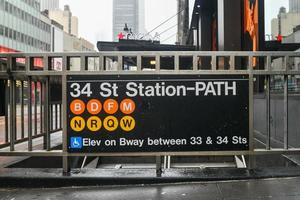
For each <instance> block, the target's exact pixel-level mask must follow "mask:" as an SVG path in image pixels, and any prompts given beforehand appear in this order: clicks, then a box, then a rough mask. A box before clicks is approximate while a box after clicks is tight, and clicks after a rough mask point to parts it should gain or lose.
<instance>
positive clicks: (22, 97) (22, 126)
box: [20, 80, 25, 139]
mask: <svg viewBox="0 0 300 200" xmlns="http://www.w3.org/2000/svg"><path fill="white" fill-rule="evenodd" d="M20 96H21V138H22V139H23V138H24V137H25V134H24V81H23V80H22V81H21V95H20Z"/></svg>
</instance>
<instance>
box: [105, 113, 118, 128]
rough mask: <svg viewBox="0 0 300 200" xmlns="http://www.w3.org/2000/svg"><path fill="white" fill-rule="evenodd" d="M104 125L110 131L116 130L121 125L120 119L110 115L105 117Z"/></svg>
mask: <svg viewBox="0 0 300 200" xmlns="http://www.w3.org/2000/svg"><path fill="white" fill-rule="evenodd" d="M103 126H104V128H105V129H106V130H108V131H109V132H112V131H115V130H117V128H118V126H119V122H118V119H117V118H116V117H114V116H108V117H106V118H105V119H104V121H103Z"/></svg>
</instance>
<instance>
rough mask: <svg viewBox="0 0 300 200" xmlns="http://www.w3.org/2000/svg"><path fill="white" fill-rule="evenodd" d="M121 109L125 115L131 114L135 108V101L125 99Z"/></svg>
mask: <svg viewBox="0 0 300 200" xmlns="http://www.w3.org/2000/svg"><path fill="white" fill-rule="evenodd" d="M120 110H121V111H122V113H124V114H125V115H130V114H131V113H133V112H134V110H135V103H134V101H132V100H131V99H124V100H123V101H122V102H121V104H120Z"/></svg>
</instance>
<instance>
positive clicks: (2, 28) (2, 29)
mask: <svg viewBox="0 0 300 200" xmlns="http://www.w3.org/2000/svg"><path fill="white" fill-rule="evenodd" d="M0 35H4V27H3V26H2V25H1V24H0Z"/></svg>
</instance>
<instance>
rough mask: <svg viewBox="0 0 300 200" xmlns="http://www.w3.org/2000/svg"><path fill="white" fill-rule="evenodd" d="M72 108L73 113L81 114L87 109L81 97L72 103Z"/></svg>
mask: <svg viewBox="0 0 300 200" xmlns="http://www.w3.org/2000/svg"><path fill="white" fill-rule="evenodd" d="M70 109H71V111H72V113H73V114H75V115H81V114H82V113H83V112H84V110H85V104H84V102H83V101H81V100H80V99H75V100H74V101H72V103H71V104H70Z"/></svg>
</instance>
